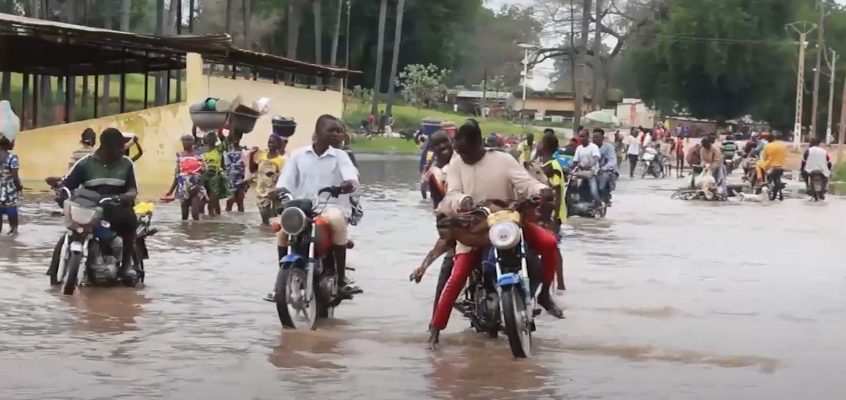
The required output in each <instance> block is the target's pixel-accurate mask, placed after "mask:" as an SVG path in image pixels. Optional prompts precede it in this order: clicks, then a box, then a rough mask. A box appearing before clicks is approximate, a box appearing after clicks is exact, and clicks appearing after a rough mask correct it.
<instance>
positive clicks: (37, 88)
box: [24, 75, 41, 128]
mask: <svg viewBox="0 0 846 400" xmlns="http://www.w3.org/2000/svg"><path fill="white" fill-rule="evenodd" d="M26 78H27V75H24V79H26ZM39 82H41V79H39V77H38V75H33V76H32V125H31V126H30V128H37V127H38V95H39V93H41V85H40V84H39ZM27 86H28V85H24V87H27Z"/></svg>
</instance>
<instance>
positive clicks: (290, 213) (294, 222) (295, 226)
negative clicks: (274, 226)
mask: <svg viewBox="0 0 846 400" xmlns="http://www.w3.org/2000/svg"><path fill="white" fill-rule="evenodd" d="M279 219H280V225H282V230H283V231H285V233H287V234H289V235H298V234H299V233H300V232H302V231H303V229H305V227H306V215H305V213H304V212H303V210H300V209H299V208H296V207H289V208H286V209H285V210H284V211H282V216H281V217H280V218H279Z"/></svg>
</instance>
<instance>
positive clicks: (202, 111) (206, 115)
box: [188, 102, 229, 131]
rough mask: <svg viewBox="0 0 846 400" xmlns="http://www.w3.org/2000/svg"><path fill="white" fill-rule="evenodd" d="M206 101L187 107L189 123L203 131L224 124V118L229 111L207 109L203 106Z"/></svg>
mask: <svg viewBox="0 0 846 400" xmlns="http://www.w3.org/2000/svg"><path fill="white" fill-rule="evenodd" d="M204 104H206V102H202V103H197V104H194V105H192V106H191V107H190V108H189V109H188V113H189V114H191V123H193V124H194V126H196V127H197V129H201V130H204V131H209V130H218V129H220V128H223V125H224V124H226V119H227V118H228V117H229V111H217V110H208V109H206V108H205V107H204Z"/></svg>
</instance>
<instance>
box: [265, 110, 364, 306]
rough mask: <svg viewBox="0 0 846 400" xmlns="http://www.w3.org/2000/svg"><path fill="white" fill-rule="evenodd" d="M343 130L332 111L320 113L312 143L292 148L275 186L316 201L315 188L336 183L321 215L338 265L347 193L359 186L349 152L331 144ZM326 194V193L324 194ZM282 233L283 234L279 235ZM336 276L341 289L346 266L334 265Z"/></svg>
mask: <svg viewBox="0 0 846 400" xmlns="http://www.w3.org/2000/svg"><path fill="white" fill-rule="evenodd" d="M341 135H342V130H341V129H340V126H339V124H338V122H337V119H336V118H335V117H333V116H331V115H322V116H320V118H318V119H317V124H316V126H315V137H314V143H313V144H312V145H311V146H308V147H304V148H302V149H299V150H297V151H295V152H294V153H293V154H291V156H290V157H289V158H288V160H287V161H286V162H285V166H284V167H283V168H282V173H281V175H279V180H278V181H277V183H276V190H277V191H279V192H285V191H287V192H289V193H291V195H292V196H293V197H294V198H295V199H312V200H315V201H317V198H318V192H319V191H320V190H321V189H323V188H327V187H339V188H340V189H341V193H342V194H341V195H339V196H338V197H337V198H330V199H329V201H328V205H327V206H326V209H325V210H323V212H322V213H321V216H322V217H323V218H324V219H325V220H326V221H327V222H328V223H329V227H330V229H331V231H332V234H331V236H332V245H333V246H332V251H333V252H334V253H335V260H336V264H337V265H338V266H344V265H346V257H347V225H348V222H349V217H350V214H351V209H350V199H349V193H352V192H353V191H354V190H355V188H356V187H357V186H358V184H359V182H358V169H357V168H356V167H355V165H353V163H352V160H350V157H349V155H347V153H346V152H345V151H343V150H341V149H338V148H336V147H333V145H335V144H338V143H340V142H341V140H340V139H341ZM323 196H325V194H324V195H323ZM282 236H283V237H284V236H285V235H282ZM278 246H279V250H280V258H281V257H284V256H285V255H286V254H287V250H288V248H287V243H281V242H280V243H278ZM337 273H338V280H339V281H340V282H342V283H343V284H344V285H345V286H344V291H345V292H347V291H348V290H351V289H352V288H348V287H346V282H345V280H344V275H345V268H337Z"/></svg>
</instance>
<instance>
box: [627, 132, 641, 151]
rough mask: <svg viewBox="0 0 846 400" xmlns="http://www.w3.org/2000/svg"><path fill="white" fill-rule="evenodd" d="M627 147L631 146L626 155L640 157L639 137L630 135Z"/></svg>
mask: <svg viewBox="0 0 846 400" xmlns="http://www.w3.org/2000/svg"><path fill="white" fill-rule="evenodd" d="M626 145H627V146H629V150H628V151H627V152H626V154H633V155H636V156H639V155H640V140H638V138H637V136H632V135H629V136H628V137H626Z"/></svg>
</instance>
